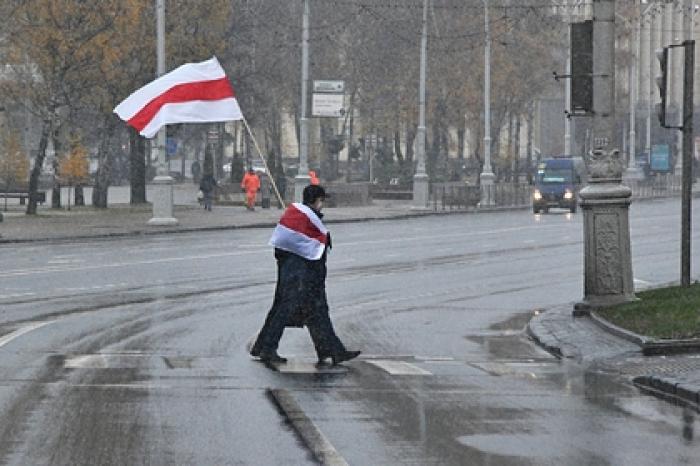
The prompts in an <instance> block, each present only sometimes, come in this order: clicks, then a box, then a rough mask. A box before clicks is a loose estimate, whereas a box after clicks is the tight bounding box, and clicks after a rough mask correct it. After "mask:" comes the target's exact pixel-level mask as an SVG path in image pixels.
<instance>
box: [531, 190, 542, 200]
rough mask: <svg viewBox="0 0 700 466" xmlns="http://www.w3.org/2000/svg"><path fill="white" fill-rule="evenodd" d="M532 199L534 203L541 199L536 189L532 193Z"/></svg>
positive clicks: (540, 194)
mask: <svg viewBox="0 0 700 466" xmlns="http://www.w3.org/2000/svg"><path fill="white" fill-rule="evenodd" d="M532 197H533V198H534V199H535V200H536V201H539V200H540V199H542V193H541V192H540V191H539V190H538V189H535V191H534V192H533V193H532Z"/></svg>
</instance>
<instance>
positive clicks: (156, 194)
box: [148, 0, 178, 226]
mask: <svg viewBox="0 0 700 466" xmlns="http://www.w3.org/2000/svg"><path fill="white" fill-rule="evenodd" d="M156 58H157V66H158V69H157V73H156V74H157V76H159V77H160V76H162V75H164V74H165V0H157V1H156ZM165 128H166V127H165V126H163V127H162V128H161V129H160V130H159V131H158V134H157V135H156V144H151V150H152V151H153V152H154V155H155V156H156V157H155V158H156V160H157V166H156V173H157V176H156V177H155V178H153V183H152V184H153V217H151V219H150V220H149V221H148V224H149V225H152V226H168V225H177V224H178V221H177V219H176V218H175V217H173V181H174V180H173V178H172V177H171V176H170V175H169V174H168V173H169V170H168V168H169V167H168V166H167V165H168V161H167V160H166V157H165V134H166V133H165V132H166V129H165Z"/></svg>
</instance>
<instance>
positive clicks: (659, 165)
mask: <svg viewBox="0 0 700 466" xmlns="http://www.w3.org/2000/svg"><path fill="white" fill-rule="evenodd" d="M669 153H670V151H669V148H668V144H655V145H653V146H651V157H650V159H651V160H649V168H650V169H651V170H653V171H656V172H668V171H671V163H670V159H669Z"/></svg>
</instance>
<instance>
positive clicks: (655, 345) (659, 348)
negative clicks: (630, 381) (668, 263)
mask: <svg viewBox="0 0 700 466" xmlns="http://www.w3.org/2000/svg"><path fill="white" fill-rule="evenodd" d="M589 317H590V318H591V320H592V321H593V322H594V323H595V324H596V325H598V326H599V327H600V328H602V329H603V330H605V331H607V332H609V333H612V334H613V335H616V336H618V337H620V338H624V339H625V340H627V341H631V342H632V343H635V344H637V345H639V347H641V348H642V354H643V355H644V356H661V355H673V354H683V353H696V352H700V339H686V340H657V339H654V338H649V337H646V336H643V335H638V334H636V333H634V332H631V331H629V330H627V329H623V328H621V327H618V326H617V325H615V324H613V323H611V322H609V321H607V320H605V319H603V318H602V317H600V316H599V315H598V314H596V313H595V312H590V313H589Z"/></svg>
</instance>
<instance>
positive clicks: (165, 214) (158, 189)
mask: <svg viewBox="0 0 700 466" xmlns="http://www.w3.org/2000/svg"><path fill="white" fill-rule="evenodd" d="M178 223H179V222H178V221H177V219H176V218H175V217H173V179H172V177H170V176H156V177H155V178H153V217H152V218H151V219H150V220H149V221H148V224H149V225H151V226H173V225H177V224H178Z"/></svg>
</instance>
